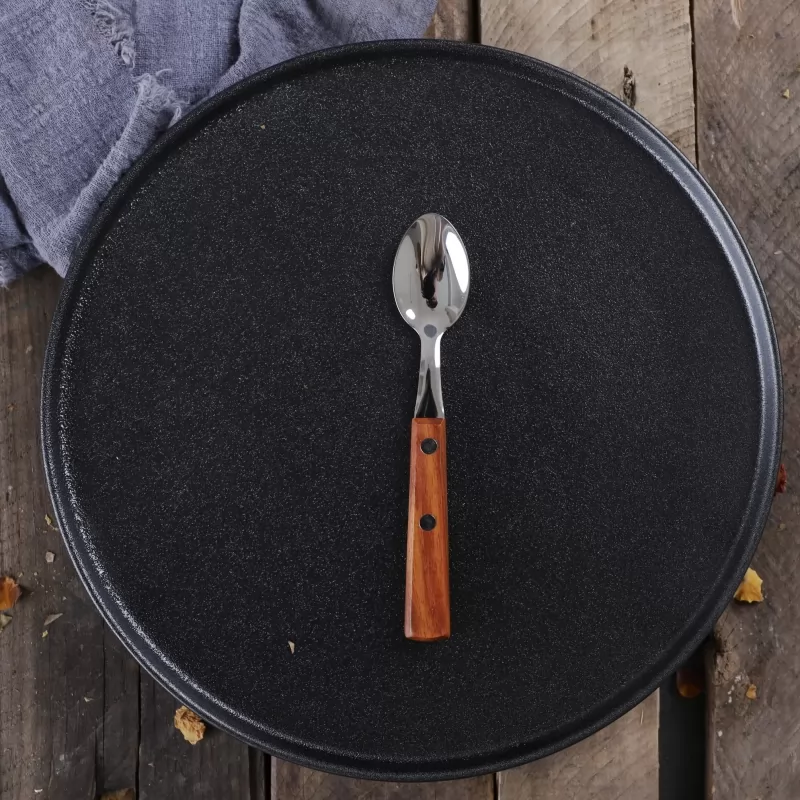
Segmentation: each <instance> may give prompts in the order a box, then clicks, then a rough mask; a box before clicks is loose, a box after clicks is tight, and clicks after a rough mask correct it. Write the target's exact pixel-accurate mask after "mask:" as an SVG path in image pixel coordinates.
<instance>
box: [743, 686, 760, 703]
mask: <svg viewBox="0 0 800 800" xmlns="http://www.w3.org/2000/svg"><path fill="white" fill-rule="evenodd" d="M744 694H745V697H746V698H747V699H748V700H755V699H756V697H758V689H757V688H756V685H755V684H754V683H751V684H750V685H749V686H748V687H747V691H746V692H745V693H744Z"/></svg>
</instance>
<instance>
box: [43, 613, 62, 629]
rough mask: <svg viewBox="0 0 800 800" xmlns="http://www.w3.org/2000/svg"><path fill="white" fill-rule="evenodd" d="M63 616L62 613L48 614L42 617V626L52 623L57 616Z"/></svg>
mask: <svg viewBox="0 0 800 800" xmlns="http://www.w3.org/2000/svg"><path fill="white" fill-rule="evenodd" d="M63 616H64V615H63V614H48V615H47V616H46V617H45V618H44V626H45V628H46V627H47V626H48V625H52V624H53V623H54V622H55V621H56V620H57V619H58V618H59V617H63Z"/></svg>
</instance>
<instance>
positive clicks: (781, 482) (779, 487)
mask: <svg viewBox="0 0 800 800" xmlns="http://www.w3.org/2000/svg"><path fill="white" fill-rule="evenodd" d="M785 491H786V467H784V466H783V464H781V465H780V466H779V467H778V479H777V480H776V481H775V494H783V493H784V492H785Z"/></svg>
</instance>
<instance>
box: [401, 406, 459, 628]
mask: <svg viewBox="0 0 800 800" xmlns="http://www.w3.org/2000/svg"><path fill="white" fill-rule="evenodd" d="M446 431H447V427H446V424H445V421H444V420H443V419H421V418H417V419H414V420H412V422H411V459H410V478H409V485H408V528H407V531H406V543H407V545H406V619H405V634H406V638H407V639H414V640H415V641H418V642H435V641H437V640H439V639H447V638H448V637H449V636H450V573H449V551H448V547H449V545H448V520H447V433H446ZM428 442H430V443H432V445H431V446H432V447H435V450H434V452H431V453H426V452H425V451H424V449H423V447H424V445H426V443H428ZM426 519H428V520H432V522H433V528H431V529H429V530H424V529H423V521H424V520H426Z"/></svg>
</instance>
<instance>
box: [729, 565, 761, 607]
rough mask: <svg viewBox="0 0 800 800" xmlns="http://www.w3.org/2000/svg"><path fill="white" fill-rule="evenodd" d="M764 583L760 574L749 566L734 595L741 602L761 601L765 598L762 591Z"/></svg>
mask: <svg viewBox="0 0 800 800" xmlns="http://www.w3.org/2000/svg"><path fill="white" fill-rule="evenodd" d="M763 583H764V581H763V580H761V578H760V577H759V574H758V573H757V572H756V571H755V570H754V569H753V568H752V567H748V568H747V572H745V574H744V578H743V580H742V582H741V583H740V584H739V588H738V589H737V590H736V593H735V594H734V595H733V599H734V600H738V601H739V602H740V603H760V602H761V601H762V600H763V599H764V594H763V593H762V591H761V585H762V584H763Z"/></svg>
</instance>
